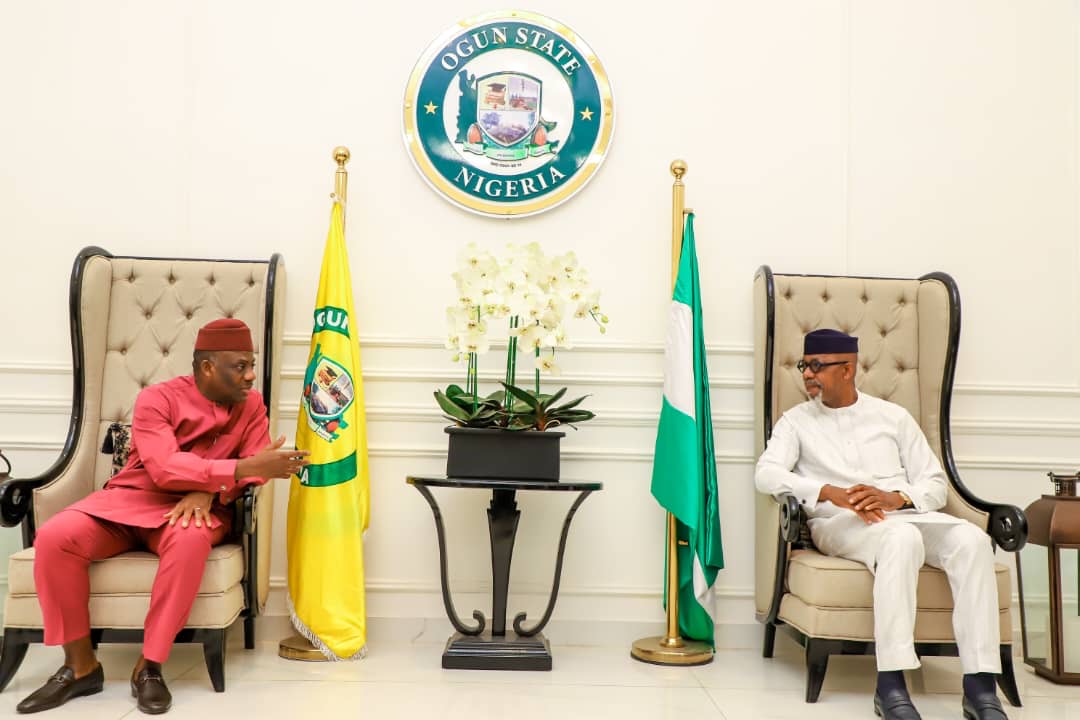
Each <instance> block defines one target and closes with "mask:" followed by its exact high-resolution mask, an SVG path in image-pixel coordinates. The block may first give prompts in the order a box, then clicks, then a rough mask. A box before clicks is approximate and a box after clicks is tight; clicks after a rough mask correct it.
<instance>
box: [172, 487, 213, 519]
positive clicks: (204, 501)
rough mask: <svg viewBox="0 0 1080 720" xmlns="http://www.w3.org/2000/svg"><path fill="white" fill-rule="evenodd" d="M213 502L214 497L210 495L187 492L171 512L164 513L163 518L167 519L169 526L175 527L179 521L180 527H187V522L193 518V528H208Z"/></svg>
mask: <svg viewBox="0 0 1080 720" xmlns="http://www.w3.org/2000/svg"><path fill="white" fill-rule="evenodd" d="M213 502H214V496H213V495H211V494H210V493H207V492H198V491H196V492H189V493H188V494H187V495H185V496H184V497H183V498H182V499H181V500H180V502H178V503H176V505H175V507H173V509H172V510H170V511H169V512H167V513H165V517H167V518H168V519H169V524H170V525H175V524H176V521H177V520H179V521H180V525H181V527H187V526H188V521H189V520H191V519H192V518H194V519H195V527H202V526H203V525H206V526H207V527H210V504H211V503H213Z"/></svg>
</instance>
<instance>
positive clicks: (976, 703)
mask: <svg viewBox="0 0 1080 720" xmlns="http://www.w3.org/2000/svg"><path fill="white" fill-rule="evenodd" d="M961 707H962V708H963V710H964V720H1009V716H1008V715H1006V714H1005V708H1003V707H1001V701H1000V700H998V696H997V693H983V694H982V695H976V696H975V697H973V698H969V697H968V696H967V695H965V696H964V701H963V704H962V705H961Z"/></svg>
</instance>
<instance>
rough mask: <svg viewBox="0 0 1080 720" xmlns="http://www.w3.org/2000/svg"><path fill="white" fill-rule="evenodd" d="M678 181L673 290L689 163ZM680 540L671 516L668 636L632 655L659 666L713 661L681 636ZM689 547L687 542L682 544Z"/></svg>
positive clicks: (677, 168) (674, 168) (646, 641)
mask: <svg viewBox="0 0 1080 720" xmlns="http://www.w3.org/2000/svg"><path fill="white" fill-rule="evenodd" d="M671 174H672V175H674V176H675V182H674V184H673V185H672V186H671V289H672V291H674V289H675V282H676V281H677V280H678V279H679V260H680V256H681V254H682V239H683V225H684V224H685V222H686V216H687V215H688V214H690V213H691V212H693V210H691V209H690V208H688V207H686V186H685V185H684V184H683V181H682V178H683V175H685V174H686V163H685V162H684V161H682V160H675V161H673V162H672V163H671ZM679 544H680V543H679V540H678V535H677V533H676V525H675V516H674V515H672V514H671V513H668V514H667V633H666V634H665V635H660V636H654V637H647V638H641V639H640V640H635V641H634V644H633V646H632V647H631V648H630V655H631V656H633V657H634V659H636V660H640V661H642V662H647V663H653V664H655V665H705V664H706V663H710V662H712V659H713V650H712V648H711V647H709V646H708V645H707V644H706V643H703V642H698V641H697V640H684V639H682V638H681V637H679V553H678V550H679ZM681 544H682V545H685V544H686V543H685V542H682V543H681Z"/></svg>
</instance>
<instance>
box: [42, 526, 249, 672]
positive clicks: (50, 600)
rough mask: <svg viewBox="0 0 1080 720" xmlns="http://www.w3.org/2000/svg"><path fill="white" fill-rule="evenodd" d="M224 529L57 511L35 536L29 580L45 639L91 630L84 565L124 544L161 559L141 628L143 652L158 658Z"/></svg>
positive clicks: (59, 640)
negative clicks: (138, 524) (112, 519)
mask: <svg viewBox="0 0 1080 720" xmlns="http://www.w3.org/2000/svg"><path fill="white" fill-rule="evenodd" d="M227 534H228V527H227V526H224V525H222V526H219V527H218V528H217V529H214V530H211V529H209V528H207V527H206V526H205V525H204V526H203V527H201V528H197V527H195V523H194V520H192V521H190V522H189V524H188V526H187V527H186V528H185V527H182V526H181V525H180V523H177V524H176V525H171V526H170V525H164V526H162V527H158V528H141V527H133V526H130V525H121V524H120V523H114V522H110V521H108V520H101V519H99V518H95V517H92V516H90V515H87V514H85V513H83V512H80V511H78V510H70V509H69V510H64V511H61V512H59V513H57V514H56V515H54V516H53V517H52V518H50V519H49V520H48V521H47V522H46V523H45V524H44V525H42V526H41V528H40V529H38V531H37V535H36V537H35V539H34V583H35V585H36V587H37V593H38V602H39V603H40V604H41V612H42V615H43V616H44V619H45V644H46V645H63V644H64V643H69V642H72V641H73V640H78V639H79V638H83V637H86V636H87V635H89V634H90V608H89V602H90V576H89V567H90V563H91V562H92V561H94V560H104V559H105V558H109V557H112V556H113V555H117V554H119V553H122V552H126V551H128V550H142V549H146V550H149V551H150V552H152V553H154V554H156V555H157V556H158V557H160V558H161V561H160V564H159V565H158V571H157V576H156V577H155V578H154V586H153V589H152V590H151V592H150V611H149V612H148V613H147V614H146V621H145V624H144V626H143V629H144V633H143V657H145V658H146V659H147V660H153V661H154V662H159V663H160V662H165V660H166V659H168V657H169V651H170V650H171V649H172V645H173V641H174V640H175V639H176V634H177V633H178V632H180V630H182V629H183V627H184V624H185V623H187V619H188V615H190V614H191V606H192V604H193V603H194V602H195V596H196V594H198V592H199V583H201V582H202V576H203V571H204V570H205V569H206V558H207V556H208V555H209V554H210V548H211V547H213V546H214V545H217V544H218V543H220V542H221V541H222V540H224V539H225V536H226V535H227Z"/></svg>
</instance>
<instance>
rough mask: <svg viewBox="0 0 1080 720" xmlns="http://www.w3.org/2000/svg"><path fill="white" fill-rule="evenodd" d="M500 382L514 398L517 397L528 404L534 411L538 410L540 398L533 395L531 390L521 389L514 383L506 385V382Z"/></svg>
mask: <svg viewBox="0 0 1080 720" xmlns="http://www.w3.org/2000/svg"><path fill="white" fill-rule="evenodd" d="M500 384H501V385H502V386H503V387H504V388H506V390H507V392H509V393H510V394H511V395H513V396H514V397H515V398H517V399H518V400H520V401H521V402H523V403H525V404H526V405H528V406H529V407H530V408H532V409H533V410H534V411H536V412H539V411H540V400H539V399H538V398H537V397H536V396H535V395H533V394H532V393H531V392H529V391H528V390H523V389H521V388H519V387H517V386H516V385H507V384H506V383H500Z"/></svg>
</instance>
